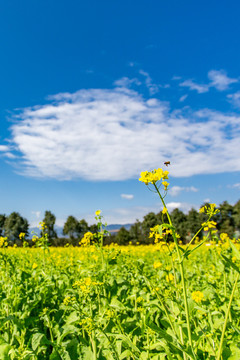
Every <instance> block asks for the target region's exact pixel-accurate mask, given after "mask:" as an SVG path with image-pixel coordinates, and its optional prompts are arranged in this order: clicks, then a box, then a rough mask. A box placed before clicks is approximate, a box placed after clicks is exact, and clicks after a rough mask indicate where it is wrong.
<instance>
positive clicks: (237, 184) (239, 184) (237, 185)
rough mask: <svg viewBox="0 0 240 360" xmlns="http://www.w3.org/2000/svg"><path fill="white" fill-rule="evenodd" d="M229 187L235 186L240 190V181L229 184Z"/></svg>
mask: <svg viewBox="0 0 240 360" xmlns="http://www.w3.org/2000/svg"><path fill="white" fill-rule="evenodd" d="M229 187H231V188H233V189H239V190H240V183H236V184H233V185H229Z"/></svg>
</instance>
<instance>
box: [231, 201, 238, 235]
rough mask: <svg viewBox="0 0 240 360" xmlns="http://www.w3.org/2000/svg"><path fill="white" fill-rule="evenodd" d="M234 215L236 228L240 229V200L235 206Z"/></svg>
mask: <svg viewBox="0 0 240 360" xmlns="http://www.w3.org/2000/svg"><path fill="white" fill-rule="evenodd" d="M232 216H233V219H234V223H235V230H237V231H240V200H238V202H237V203H236V204H235V205H234V206H233V212H232Z"/></svg>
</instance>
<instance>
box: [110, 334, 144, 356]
mask: <svg viewBox="0 0 240 360" xmlns="http://www.w3.org/2000/svg"><path fill="white" fill-rule="evenodd" d="M107 335H108V336H113V337H116V338H117V339H122V340H123V341H124V342H125V343H126V344H127V345H128V346H129V347H130V348H131V349H132V350H133V351H135V352H137V353H140V350H139V349H138V348H137V347H136V345H134V344H133V342H132V341H131V340H130V339H129V338H128V337H127V336H126V335H124V334H113V333H108V334H107Z"/></svg>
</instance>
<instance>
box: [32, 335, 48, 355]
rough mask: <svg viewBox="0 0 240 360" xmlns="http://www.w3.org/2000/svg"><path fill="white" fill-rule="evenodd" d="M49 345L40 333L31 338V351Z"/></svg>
mask: <svg viewBox="0 0 240 360" xmlns="http://www.w3.org/2000/svg"><path fill="white" fill-rule="evenodd" d="M45 344H49V341H48V339H47V338H46V336H45V335H44V334H42V333H36V334H33V336H32V349H33V350H34V351H35V350H37V348H38V347H39V346H40V345H45Z"/></svg>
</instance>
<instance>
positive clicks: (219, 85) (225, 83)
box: [208, 70, 238, 91]
mask: <svg viewBox="0 0 240 360" xmlns="http://www.w3.org/2000/svg"><path fill="white" fill-rule="evenodd" d="M208 78H209V79H210V80H211V82H210V86H213V87H215V88H216V89H217V90H219V91H223V90H227V89H228V87H229V85H230V84H233V83H236V82H238V79H233V78H229V77H228V76H227V73H226V72H225V71H224V70H211V71H209V72H208Z"/></svg>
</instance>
